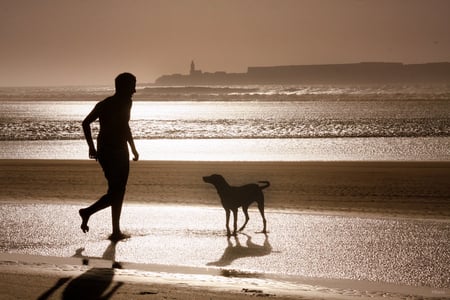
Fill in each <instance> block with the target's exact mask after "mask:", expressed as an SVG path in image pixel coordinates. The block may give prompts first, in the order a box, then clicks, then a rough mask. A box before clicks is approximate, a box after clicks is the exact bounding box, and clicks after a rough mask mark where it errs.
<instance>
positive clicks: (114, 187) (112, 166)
mask: <svg viewBox="0 0 450 300" xmlns="http://www.w3.org/2000/svg"><path fill="white" fill-rule="evenodd" d="M98 161H99V163H100V165H101V166H102V169H103V173H104V174H105V178H106V180H107V181H108V194H116V193H120V194H124V193H125V189H126V185H127V181H128V174H129V173H130V159H129V155H128V151H126V152H123V151H118V152H116V153H108V154H104V153H102V154H100V155H99V157H98Z"/></svg>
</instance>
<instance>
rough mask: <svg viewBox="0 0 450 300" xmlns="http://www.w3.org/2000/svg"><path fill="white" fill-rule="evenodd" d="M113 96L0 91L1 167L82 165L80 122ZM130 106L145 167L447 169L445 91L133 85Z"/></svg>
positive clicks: (88, 90)
mask: <svg viewBox="0 0 450 300" xmlns="http://www.w3.org/2000/svg"><path fill="white" fill-rule="evenodd" d="M113 93H114V87H112V86H81V87H80V86H70V87H0V143H1V150H0V159H87V157H88V148H87V144H86V142H85V141H84V137H83V132H82V128H81V122H82V120H83V119H84V117H85V116H86V115H87V114H88V113H89V112H90V111H91V110H92V108H93V107H94V105H95V104H96V102H98V101H100V100H103V99H104V98H106V97H107V96H109V95H112V94H113ZM133 100H134V101H133V107H132V111H131V120H130V127H131V130H132V132H133V135H134V138H135V141H136V145H137V148H138V151H139V152H140V159H144V160H193V161H361V160H362V161H366V160H374V161H448V160H450V150H449V149H450V83H449V84H392V85H375V84H374V85H251V86H174V87H167V86H154V85H151V84H148V85H146V84H141V85H139V86H138V87H137V92H136V94H135V95H134V96H133ZM92 127H93V133H94V136H95V135H96V134H97V132H98V123H94V124H93V126H92Z"/></svg>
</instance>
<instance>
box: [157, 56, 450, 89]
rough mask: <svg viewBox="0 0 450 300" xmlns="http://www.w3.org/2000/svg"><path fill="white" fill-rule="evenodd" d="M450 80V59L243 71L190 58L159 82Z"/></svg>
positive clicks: (402, 81) (237, 82)
mask: <svg viewBox="0 0 450 300" xmlns="http://www.w3.org/2000/svg"><path fill="white" fill-rule="evenodd" d="M427 82H435V83H439V82H445V83H448V82H450V63H449V62H441V63H425V64H409V65H405V64H402V63H383V62H364V63H350V64H329V65H291V66H266V67H248V69H247V72H246V73H226V72H220V71H219V72H215V73H209V72H205V73H203V72H202V71H201V70H196V69H195V63H194V60H192V61H191V68H190V72H189V74H186V75H180V74H173V75H163V76H161V77H159V78H157V79H156V81H155V83H156V84H159V85H226V84H228V85H240V84H245V85H248V84H367V83H383V84H386V83H427Z"/></svg>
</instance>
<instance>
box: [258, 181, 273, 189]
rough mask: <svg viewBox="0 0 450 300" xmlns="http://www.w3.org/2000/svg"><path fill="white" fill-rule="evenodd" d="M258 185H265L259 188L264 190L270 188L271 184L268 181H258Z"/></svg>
mask: <svg viewBox="0 0 450 300" xmlns="http://www.w3.org/2000/svg"><path fill="white" fill-rule="evenodd" d="M258 183H261V184H264V185H260V186H259V187H260V188H261V189H262V190H263V189H265V188H268V187H269V186H270V182H268V181H258Z"/></svg>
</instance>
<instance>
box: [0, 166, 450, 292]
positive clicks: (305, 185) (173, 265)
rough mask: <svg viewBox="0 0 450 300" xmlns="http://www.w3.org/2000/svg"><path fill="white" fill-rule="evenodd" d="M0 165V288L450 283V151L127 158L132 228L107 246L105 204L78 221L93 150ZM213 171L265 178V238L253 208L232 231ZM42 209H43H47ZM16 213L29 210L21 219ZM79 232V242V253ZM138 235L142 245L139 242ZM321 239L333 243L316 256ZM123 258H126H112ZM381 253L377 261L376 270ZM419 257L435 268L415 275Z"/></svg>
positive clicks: (97, 189) (95, 173)
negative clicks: (417, 158)
mask: <svg viewBox="0 0 450 300" xmlns="http://www.w3.org/2000/svg"><path fill="white" fill-rule="evenodd" d="M0 170H1V181H0V190H1V193H0V201H1V204H0V205H2V214H3V215H2V220H3V222H10V225H9V226H8V224H6V225H5V224H3V226H4V227H5V228H6V229H7V231H6V232H7V236H9V238H6V239H3V242H2V244H3V246H2V249H3V250H2V255H1V260H2V262H1V264H0V269H1V272H0V273H1V275H0V276H1V278H2V281H1V282H2V284H3V285H4V286H3V287H2V290H3V291H5V292H3V293H4V294H3V295H2V299H3V298H5V299H18V298H20V299H36V297H37V296H39V295H44V294H45V295H48V297H47V296H46V297H44V298H41V299H53V298H61V297H63V296H64V295H63V294H64V292H66V296H64V297H66V298H64V297H63V299H70V298H68V297H69V296H70V295H69V296H67V294H68V293H69V292H67V291H70V289H71V288H72V285H74V284H81V285H86V284H87V285H89V284H91V283H92V282H97V281H98V280H100V281H106V282H108V287H105V288H104V289H103V290H101V292H102V293H104V294H103V295H106V293H108V292H111V294H110V295H111V299H125V298H132V299H134V298H138V297H144V296H146V295H147V296H148V295H151V296H152V297H153V298H152V299H169V298H174V299H231V298H236V297H238V299H239V298H243V299H246V298H251V297H255V296H260V297H261V296H265V297H273V298H277V299H285V298H286V299H299V298H300V297H303V298H306V299H320V298H323V299H348V297H350V296H352V297H359V298H365V297H367V298H371V299H374V298H375V299H377V297H378V298H383V297H384V299H386V297H387V298H392V299H416V298H417V299H422V298H420V297H425V298H426V297H429V298H439V297H440V298H445V297H449V295H450V293H449V284H448V282H447V281H448V278H449V276H448V269H446V267H445V265H447V264H446V263H447V262H448V261H449V259H450V258H449V251H448V245H447V243H448V234H449V232H448V228H449V224H448V219H449V216H450V202H449V199H450V187H448V182H449V179H450V163H449V162H405V161H403V162H388V161H384V162H345V161H341V162H319V161H317V162H193V161H191V162H188V161H139V162H131V172H130V178H129V184H128V187H127V194H126V199H125V206H124V212H123V215H124V216H123V223H124V228H125V231H127V230H128V232H129V233H131V235H132V236H135V238H131V240H130V241H128V242H124V243H122V242H119V243H118V244H117V245H114V247H113V248H114V249H113V250H114V251H113V255H112V256H111V245H110V244H109V241H107V240H106V237H107V234H108V230H110V223H109V222H110V216H109V211H105V212H102V213H100V214H99V216H98V217H96V219H94V220H92V221H91V222H92V226H93V228H95V229H93V230H92V232H91V233H89V235H86V237H84V235H83V234H82V233H81V231H80V230H79V228H78V227H79V224H78V223H77V222H79V220H78V216H77V210H78V209H79V208H80V207H82V206H85V205H88V204H89V203H91V202H92V201H94V200H96V199H97V198H98V197H99V196H101V195H102V193H103V192H104V191H105V190H106V182H105V179H104V178H103V174H102V171H101V168H100V167H99V165H98V164H97V163H96V162H95V161H92V160H91V161H88V160H0ZM214 173H219V174H222V175H223V176H224V177H225V178H226V179H227V180H228V182H229V183H230V184H231V185H242V184H246V183H250V182H257V181H263V180H268V181H270V183H271V186H270V187H269V188H268V189H266V190H264V194H265V199H266V201H265V207H266V216H267V219H268V224H269V225H268V226H269V227H268V229H269V234H268V235H267V236H266V239H264V236H263V235H261V234H259V235H258V234H255V233H254V232H257V231H258V230H260V229H261V228H260V227H261V221H260V217H259V215H258V213H257V211H256V208H255V207H253V208H252V209H251V212H250V213H251V215H250V216H251V219H250V222H249V225H248V229H246V231H244V232H243V233H241V234H239V235H238V237H236V238H235V239H233V238H232V239H228V241H227V238H226V235H225V228H224V227H225V226H224V219H225V216H224V212H223V209H222V208H221V206H220V202H219V198H218V195H217V193H216V191H215V189H214V188H213V187H212V186H211V185H208V184H206V183H204V182H203V181H202V177H203V176H206V175H210V174H214ZM39 211H42V212H46V213H45V214H44V216H41V217H39V215H38V214H39ZM48 211H54V212H55V211H57V212H58V215H53V216H52V215H51V214H48ZM240 214H241V215H240V221H241V222H242V220H243V216H242V213H240ZM17 216H19V217H17ZM21 216H22V217H23V218H25V219H27V222H25V219H24V220H22V222H21V220H16V222H19V223H17V225H14V226H13V225H12V224H13V223H14V218H21ZM43 217H45V219H42V218H43ZM40 218H41V221H39V220H40ZM183 218H186V220H185V221H183V222H182V221H180V220H183ZM140 219H143V220H140ZM39 222H40V223H39ZM22 223H23V224H22ZM36 223H39V225H36ZM73 223H75V224H73ZM20 226H22V227H23V228H22V229H20V228H18V229H17V228H16V229H15V227H20ZM27 226H28V227H27ZM58 226H59V228H57V229H58V230H59V231H55V229H54V227H58ZM205 226H207V227H208V228H204V227H205ZM26 228H28V230H27V229H26ZM334 228H341V230H342V232H341V233H340V232H337V233H336V231H335V229H334ZM27 231H29V232H28V233H27ZM30 234H32V235H34V237H30ZM371 234H372V235H373V237H371V238H368V237H369V236H371ZM348 237H351V238H350V240H348V241H343V239H345V238H348ZM410 237H414V243H416V244H415V246H412V245H410V243H411V240H410ZM324 239H325V240H324ZM391 239H392V240H394V239H395V240H397V243H393V241H391ZM429 239H432V240H429ZM250 241H251V242H250ZM324 241H325V242H326V243H325V244H324ZM374 242H375V244H374ZM227 243H228V245H227ZM230 243H231V244H230ZM249 243H250V244H249ZM391 244H392V245H391ZM80 245H82V246H83V247H84V250H83V251H81V252H77V251H78V250H77V248H79V246H80ZM144 245H145V247H147V248H146V249H147V250H139V249H140V248H137V247H140V246H144ZM183 245H189V246H188V248H186V246H183ZM214 245H215V246H214ZM241 245H242V246H241ZM300 245H301V246H300ZM332 245H337V246H332ZM408 245H409V246H408ZM299 246H300V247H299ZM388 246H389V247H393V248H392V249H390V251H393V252H398V253H403V255H404V256H405V257H404V258H402V257H400V258H398V257H396V258H395V259H393V260H392V261H391V260H390V257H391V254H390V253H391V252H388V251H383V248H386V249H387V247H388ZM145 247H144V248H145ZM292 247H293V248H292ZM324 247H325V248H327V249H328V248H329V249H330V250H329V251H328V250H327V252H326V253H322V254H320V255H319V256H315V255H312V254H313V253H317V252H318V251H321V250H320V249H322V248H324ZM333 247H335V249H333ZM405 247H406V250H405V249H404V248H405ZM366 248H367V249H366ZM416 248H419V249H416ZM79 249H81V248H79ZM105 249H106V250H105ZM202 249H203V250H202ZM206 249H209V250H206ZM224 249H225V250H224ZM227 249H228V250H227ZM377 249H379V250H377ZM426 249H428V250H426ZM75 250H77V251H75ZM231 250H232V252H227V251H231ZM292 250H295V251H293V253H290V252H291V251H292ZM204 251H206V252H204ZM233 251H234V252H233ZM249 251H250V254H248V252H249ZM364 251H365V252H364ZM404 251H406V252H404ZM408 251H409V252H408ZM424 251H425V252H427V251H430V253H431V252H433V251H437V252H438V253H439V255H435V257H434V260H433V261H430V262H428V265H423V266H422V265H421V264H423V262H420V260H417V262H415V263H414V264H413V265H409V266H408V264H411V262H408V258H407V256H411V255H412V256H418V257H419V256H420V255H423V252H424ZM148 252H150V253H153V254H152V255H150V256H149V254H148ZM180 252H182V253H184V257H181V258H180V256H179V253H180ZM383 252H386V253H384V254H383ZM226 253H228V254H226ZM230 253H232V254H230ZM352 253H353V254H352ZM227 255H232V256H233V255H235V256H234V257H232V258H230V257H228V256H227ZM352 255H354V257H353V258H352ZM374 255H375V257H378V258H377V259H378V262H376V261H374V258H371V256H374ZM221 256H222V258H221ZM308 256H311V257H308ZM227 257H228V258H227ZM357 257H358V259H356V258H357ZM52 258H53V260H52ZM49 259H50V261H48V260H49ZM55 259H56V260H55ZM83 259H84V260H83ZM85 259H88V260H89V265H88V266H86V265H83V262H85ZM180 259H181V262H180ZM355 259H356V260H355ZM333 260H334V263H332V261H333ZM115 261H119V262H120V265H121V267H122V269H113V268H111V266H112V264H113V263H114V262H115ZM280 261H284V263H282V264H281V265H279V266H276V264H279V263H280ZM270 263H272V264H273V265H270ZM297 263H298V265H296V264H297ZM183 264H184V266H183ZM266 264H267V265H266ZM283 264H286V266H283ZM397 264H398V266H397ZM365 265H366V267H367V268H369V269H367V270H366V267H364V266H365ZM190 266H203V267H200V268H199V267H194V268H193V269H191V267H190ZM289 266H291V267H292V268H291V269H289ZM373 266H378V267H376V269H379V270H377V271H376V272H375V273H374V274H372V275H371V272H373V271H370V268H372V267H373ZM283 268H286V271H283ZM383 268H386V270H384V269H383ZM395 269H397V271H396V272H397V273H396V272H395ZM421 269H422V270H423V272H424V274H427V275H423V276H422V275H417V274H418V273H417V274H416V272H417V270H421ZM130 270H134V271H133V272H131V271H130ZM280 270H281V271H280ZM425 270H426V271H425ZM149 272H150V273H149ZM224 272H225V273H224ZM283 272H285V273H286V274H287V275H286V276H287V277H286V278H285V277H283V276H281V277H280V274H281V275H282V274H283ZM302 272H303V273H302ZM383 272H384V273H386V274H387V275H381V274H382V273H383ZM389 272H391V274H389ZM446 272H447V275H446ZM199 273H200V274H202V275H201V276H200V277H199V275H198V274H199ZM359 273H361V274H359ZM112 274H113V275H112ZM162 274H164V275H162ZM224 274H225V275H224ZM289 274H290V275H289ZM304 274H307V275H308V276H303V275H304ZM358 274H359V275H358ZM364 274H365V275H364ZM436 274H439V275H438V276H437V277H436ZM205 276H206V279H205ZM309 276H310V277H309ZM327 276H328V277H327ZM358 276H359V277H358ZM329 277H331V278H334V279H337V281H336V280H335V281H332V280H331V281H330V280H328V279H329ZM426 277H428V279H426ZM80 278H81V279H83V280H77V281H75V282H73V281H74V280H75V279H80ZM86 278H87V279H88V280H84V279H86ZM358 278H360V279H358ZM430 278H431V279H430ZM445 278H447V279H445ZM91 279H92V280H91ZM35 280H37V281H35ZM377 280H379V281H381V283H380V282H377ZM427 280H428V281H427ZM80 281H81V283H80ZM24 282H25V283H24ZM336 282H337V283H336ZM383 282H384V283H383ZM421 282H422V283H421ZM24 287H26V288H24ZM46 293H47V294H46ZM69 294H70V293H69ZM72 296H73V295H72ZM52 297H53V298H52ZM157 297H159V298H157ZM202 297H203V298H202ZM407 297H410V298H407ZM414 297H416V298H414Z"/></svg>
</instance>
